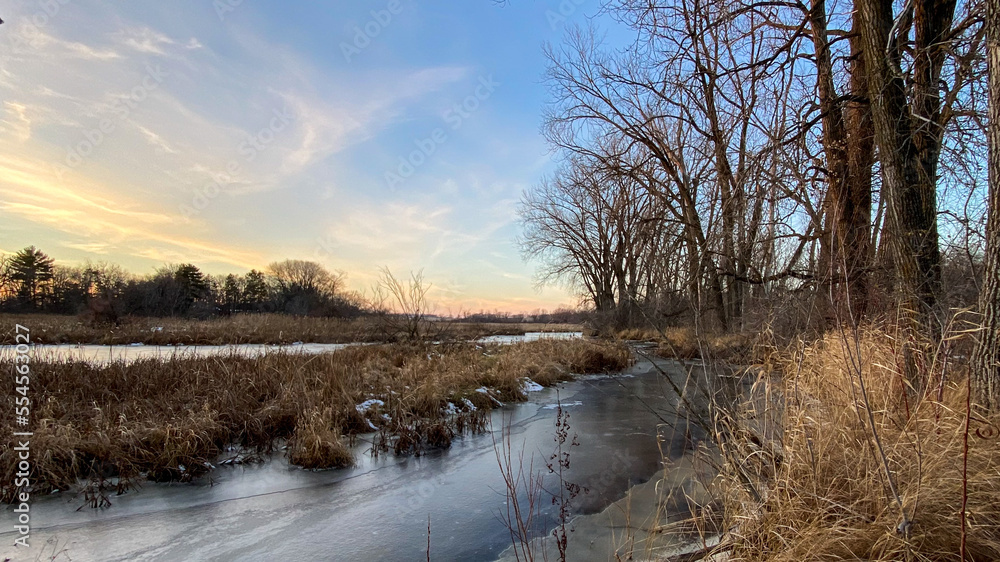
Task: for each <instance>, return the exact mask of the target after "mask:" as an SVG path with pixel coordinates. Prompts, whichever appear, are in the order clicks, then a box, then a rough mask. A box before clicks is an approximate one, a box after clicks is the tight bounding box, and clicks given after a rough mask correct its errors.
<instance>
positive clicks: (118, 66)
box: [0, 0, 599, 311]
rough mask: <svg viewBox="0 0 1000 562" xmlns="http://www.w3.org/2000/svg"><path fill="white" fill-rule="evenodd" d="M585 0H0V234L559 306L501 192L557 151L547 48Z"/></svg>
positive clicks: (72, 249) (445, 297) (157, 258)
mask: <svg viewBox="0 0 1000 562" xmlns="http://www.w3.org/2000/svg"><path fill="white" fill-rule="evenodd" d="M46 8H47V10H48V11H46ZM598 9H599V3H598V2H597V0H563V2H562V3H561V4H560V2H557V1H556V0H548V1H546V0H513V2H511V3H509V4H508V5H507V6H505V7H500V6H497V5H495V4H494V3H493V2H492V1H491V0H474V1H473V0H461V1H459V0H453V1H435V2H429V1H424V2H417V1H410V0H398V1H395V2H390V1H388V0H386V1H385V2H382V1H374V2H365V3H363V4H362V3H360V2H346V1H345V2H324V3H319V2H310V3H304V2H302V3H285V2H276V1H264V0H242V2H241V1H240V0H219V1H216V2H213V1H211V0H198V1H194V0H182V1H177V2H170V3H166V2H158V3H153V2H113V3H112V2H89V1H82V0H49V1H48V2H38V1H37V0H35V1H15V2H9V3H5V5H4V8H3V13H0V17H2V18H3V19H4V20H5V22H6V23H5V24H4V25H2V26H0V53H2V54H0V250H2V251H5V252H11V251H16V250H17V249H19V248H21V247H23V246H26V245H28V244H35V245H37V246H39V247H40V248H42V249H43V250H44V251H46V252H47V253H49V254H50V255H52V256H53V257H55V258H56V259H57V260H59V261H63V262H82V261H84V260H86V259H92V260H107V261H112V262H117V263H120V264H122V265H124V266H126V267H127V268H129V269H131V270H133V271H136V272H140V273H143V272H149V271H152V270H153V269H154V268H155V267H157V266H159V265H162V264H164V263H179V262H182V261H183V262H193V263H195V264H196V265H198V266H200V267H202V268H203V269H204V270H206V271H208V272H211V273H224V272H233V271H235V272H242V271H246V270H248V269H250V268H252V267H256V268H261V267H263V266H264V265H266V264H267V263H269V262H271V261H275V260H280V259H285V258H298V259H313V260H316V261H320V262H321V263H323V264H324V265H326V266H328V267H329V268H331V269H337V270H342V271H345V272H346V273H347V274H348V279H349V282H350V284H351V285H352V286H353V287H354V288H356V289H363V288H364V287H366V286H368V285H369V284H370V283H371V282H372V280H373V278H374V276H375V274H376V270H377V268H378V267H379V266H383V265H387V266H389V267H390V268H392V269H393V270H395V271H396V272H397V273H405V272H407V271H409V270H417V269H421V268H422V269H423V270H424V273H425V276H426V277H427V278H428V279H429V280H430V281H431V282H432V283H433V284H434V289H433V292H432V299H433V301H434V302H435V303H436V305H437V306H438V308H439V309H441V310H450V311H458V310H460V309H461V310H473V311H475V310H480V309H494V308H499V309H504V310H512V311H530V310H534V309H536V308H550V309H551V308H554V307H556V306H559V305H561V304H570V303H572V302H574V299H573V297H572V295H570V294H569V293H568V292H567V291H566V290H564V289H561V288H558V287H549V288H545V289H543V290H541V291H537V290H535V288H534V286H533V282H532V271H533V268H534V266H533V264H524V263H523V262H522V261H521V258H520V254H519V252H518V249H517V246H516V243H515V237H516V235H517V232H518V228H517V224H516V221H515V219H516V216H515V209H516V203H517V201H518V199H519V197H520V194H521V192H522V190H524V189H525V188H527V187H529V186H530V185H531V184H533V183H536V182H537V181H538V180H539V179H540V178H541V177H542V176H543V175H544V174H545V173H546V172H549V171H551V170H552V167H553V163H552V161H551V158H550V154H549V150H548V147H547V146H546V144H545V142H544V140H543V139H542V137H541V135H540V125H541V117H540V116H541V111H542V109H543V107H544V104H545V103H546V101H547V97H546V88H545V85H544V84H543V83H542V76H543V73H544V70H545V59H544V57H543V54H542V46H543V44H544V43H545V42H547V41H548V42H558V41H559V40H560V38H561V36H562V34H563V33H564V31H565V29H566V26H567V25H574V24H581V25H583V24H586V23H587V21H588V19H589V18H590V17H591V16H593V15H595V14H596V13H597V12H598ZM373 11H375V12H376V14H375V15H373V13H372V12H373ZM379 20H381V21H379ZM366 29H367V32H366V31H365V30H366ZM358 30H360V35H359V31H358Z"/></svg>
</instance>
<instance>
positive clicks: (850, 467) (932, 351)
mask: <svg viewBox="0 0 1000 562" xmlns="http://www.w3.org/2000/svg"><path fill="white" fill-rule="evenodd" d="M963 345H964V344H963V342H962V341H961V339H953V340H946V342H945V343H944V344H941V345H938V346H931V345H927V346H926V347H925V349H924V351H923V352H922V353H919V354H918V356H917V357H916V361H915V364H916V368H917V370H918V371H919V374H920V375H921V376H922V377H925V380H927V381H929V383H928V384H927V386H926V389H925V391H923V392H921V393H917V392H914V391H913V389H912V387H909V386H908V385H907V383H906V382H905V378H904V376H903V373H904V369H903V364H904V361H903V355H902V353H900V351H899V345H898V344H897V340H896V338H895V336H894V334H893V333H892V332H891V331H886V330H884V329H865V330H862V331H860V332H859V333H857V334H854V333H849V334H840V333H837V334H830V335H828V336H827V337H825V338H822V339H820V340H818V341H815V342H812V343H809V344H800V345H798V346H793V347H792V348H791V349H789V350H787V351H784V352H780V353H776V354H773V355H772V356H771V359H772V363H771V364H770V365H768V367H769V369H765V372H768V373H770V375H769V376H762V377H761V378H759V379H758V380H757V385H756V387H755V388H756V389H757V390H758V392H757V393H755V397H754V398H753V399H750V400H748V401H747V402H746V403H743V404H742V405H740V406H739V407H733V406H731V405H725V404H721V405H719V406H720V409H719V411H718V413H717V415H716V416H715V428H714V430H715V441H716V444H717V445H721V447H718V448H717V449H716V450H717V451H721V458H722V459H723V461H722V464H721V466H720V467H719V468H720V476H719V477H718V478H717V479H716V482H715V483H714V485H713V489H714V490H716V492H717V494H718V496H717V497H716V498H714V500H715V501H716V502H721V504H722V505H724V506H725V509H724V515H725V518H724V523H723V525H722V527H721V528H722V529H724V530H725V534H724V536H723V541H722V546H721V547H718V548H716V549H715V550H716V551H717V552H718V551H725V552H727V554H728V556H729V558H728V559H729V560H731V561H733V560H754V561H756V560H761V561H763V560H768V561H773V560H787V561H793V560H795V561H797V560H845V559H848V560H886V561H888V560H962V559H963V558H962V556H961V554H960V553H962V552H963V551H964V553H965V558H964V559H965V560H977V561H986V560H1000V440H998V439H997V428H998V426H1000V419H998V417H996V416H993V417H992V418H990V417H987V416H986V415H985V414H982V413H977V412H976V411H975V408H974V406H973V408H972V409H971V411H970V407H969V405H968V402H967V399H968V385H967V382H968V381H967V378H966V369H965V367H964V365H963V357H962V355H961V354H956V353H954V350H955V349H956V348H961V347H962V346H963ZM762 397H763V398H762Z"/></svg>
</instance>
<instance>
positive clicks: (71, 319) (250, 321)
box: [0, 314, 582, 345]
mask: <svg viewBox="0 0 1000 562" xmlns="http://www.w3.org/2000/svg"><path fill="white" fill-rule="evenodd" d="M16 324H22V325H24V326H28V327H29V328H31V339H32V342H33V343H41V344H59V343H77V344H95V345H127V344H131V343H142V344H146V345H168V344H170V345H176V344H184V345H224V344H240V343H247V344H287V343H293V342H305V343H347V342H391V341H396V340H400V339H405V335H406V334H403V333H400V332H399V331H398V330H394V329H393V328H392V325H391V324H386V323H385V322H384V321H383V319H380V318H378V317H375V316H368V317H360V318H352V319H345V318H322V317H307V316H293V315H289V314H235V315H233V316H227V317H221V318H211V319H208V320H196V319H189V318H145V317H126V318H123V319H122V320H121V322H120V323H119V324H117V325H116V324H95V323H92V322H89V321H86V320H84V319H83V318H81V317H76V316H61V315H56V314H0V342H3V343H13V341H14V326H15V325H16ZM581 329H582V328H581V327H580V326H578V325H574V324H477V323H464V322H443V321H442V322H438V321H433V322H432V321H424V322H422V326H421V328H420V330H419V333H420V334H424V335H425V336H426V338H427V339H428V340H469V339H475V338H480V337H484V336H493V335H522V334H524V333H525V332H573V331H580V330H581Z"/></svg>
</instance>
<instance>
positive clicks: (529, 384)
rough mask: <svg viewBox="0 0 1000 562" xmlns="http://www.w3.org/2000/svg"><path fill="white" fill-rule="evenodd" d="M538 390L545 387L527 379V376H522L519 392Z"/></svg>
mask: <svg viewBox="0 0 1000 562" xmlns="http://www.w3.org/2000/svg"><path fill="white" fill-rule="evenodd" d="M540 390H545V387H544V386H542V385H540V384H538V383H537V382H535V381H533V380H531V379H529V378H528V377H524V380H523V381H521V392H523V393H525V394H527V393H529V392H538V391H540Z"/></svg>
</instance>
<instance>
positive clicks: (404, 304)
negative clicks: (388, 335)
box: [370, 267, 431, 340]
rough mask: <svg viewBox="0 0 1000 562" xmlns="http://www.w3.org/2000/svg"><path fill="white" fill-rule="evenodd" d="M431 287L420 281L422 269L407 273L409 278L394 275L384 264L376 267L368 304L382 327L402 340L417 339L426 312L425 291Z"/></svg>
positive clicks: (427, 305)
mask: <svg viewBox="0 0 1000 562" xmlns="http://www.w3.org/2000/svg"><path fill="white" fill-rule="evenodd" d="M430 289H431V286H430V285H429V284H428V283H426V282H425V281H424V273H423V271H417V272H416V273H414V272H411V273H410V278H409V279H400V278H398V277H396V276H395V275H394V274H393V273H392V271H391V270H390V269H389V268H388V267H383V268H381V269H379V277H378V280H377V281H376V282H375V285H374V286H373V287H372V293H373V295H372V299H371V302H370V306H371V308H372V309H373V310H375V311H376V313H378V314H380V315H381V316H382V318H383V319H384V322H385V326H384V328H385V329H387V330H388V331H391V332H392V333H393V334H397V333H402V334H403V336H404V337H405V338H406V339H409V340H418V339H420V337H421V333H422V332H421V329H422V325H423V323H424V322H425V320H426V316H427V314H428V313H429V303H428V302H427V293H428V291H430Z"/></svg>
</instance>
